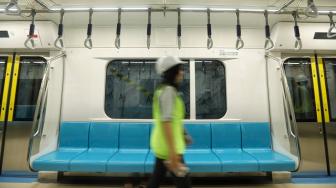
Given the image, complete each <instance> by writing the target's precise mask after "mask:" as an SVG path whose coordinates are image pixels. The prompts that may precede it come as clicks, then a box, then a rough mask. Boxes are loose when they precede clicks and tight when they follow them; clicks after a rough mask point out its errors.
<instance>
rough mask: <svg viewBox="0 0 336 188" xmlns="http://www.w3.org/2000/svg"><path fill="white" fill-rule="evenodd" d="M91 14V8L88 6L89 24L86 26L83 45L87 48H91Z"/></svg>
mask: <svg viewBox="0 0 336 188" xmlns="http://www.w3.org/2000/svg"><path fill="white" fill-rule="evenodd" d="M92 15H93V9H92V8H90V11H89V24H88V27H87V37H86V39H85V41H84V46H85V47H86V48H87V49H92V39H91V36H92Z"/></svg>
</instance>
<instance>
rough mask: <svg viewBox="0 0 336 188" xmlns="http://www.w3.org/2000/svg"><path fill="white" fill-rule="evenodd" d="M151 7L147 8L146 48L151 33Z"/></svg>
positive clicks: (148, 45) (148, 46) (149, 41)
mask: <svg viewBox="0 0 336 188" xmlns="http://www.w3.org/2000/svg"><path fill="white" fill-rule="evenodd" d="M151 20H152V9H151V8H149V9H148V23H147V49H149V48H150V44H151V34H152V23H151Z"/></svg>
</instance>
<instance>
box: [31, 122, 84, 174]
mask: <svg viewBox="0 0 336 188" xmlns="http://www.w3.org/2000/svg"><path fill="white" fill-rule="evenodd" d="M89 127H90V123H88V122H63V123H62V125H61V127H60V133H59V145H58V149H57V150H55V151H53V152H50V153H47V154H45V155H43V156H41V157H39V158H37V159H35V160H34V161H33V164H32V167H33V168H34V169H35V170H41V171H70V161H71V160H72V159H74V158H75V157H77V156H78V155H80V154H81V153H83V152H84V151H86V150H87V149H88V143H89Z"/></svg>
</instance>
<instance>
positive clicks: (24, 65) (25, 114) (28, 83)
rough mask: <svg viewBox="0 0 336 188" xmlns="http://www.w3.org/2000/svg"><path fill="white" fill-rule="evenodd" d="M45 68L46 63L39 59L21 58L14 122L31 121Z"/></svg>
mask: <svg viewBox="0 0 336 188" xmlns="http://www.w3.org/2000/svg"><path fill="white" fill-rule="evenodd" d="M45 66H46V61H45V59H43V58H41V57H21V60H20V70H19V80H18V85H17V91H16V100H15V107H14V121H32V120H33V116H34V111H35V105H36V102H37V97H38V93H39V90H40V86H41V82H42V78H43V73H44V68H45Z"/></svg>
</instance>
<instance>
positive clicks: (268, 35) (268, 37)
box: [264, 10, 274, 51]
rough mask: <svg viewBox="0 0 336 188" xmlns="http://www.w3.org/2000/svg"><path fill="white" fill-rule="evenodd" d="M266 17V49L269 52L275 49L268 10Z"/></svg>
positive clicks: (265, 13)
mask: <svg viewBox="0 0 336 188" xmlns="http://www.w3.org/2000/svg"><path fill="white" fill-rule="evenodd" d="M264 16H265V22H266V24H265V37H266V40H265V45H264V48H265V50H266V51H269V50H271V49H272V48H274V42H273V40H272V39H271V30H270V26H269V23H268V11H267V10H265V12H264Z"/></svg>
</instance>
